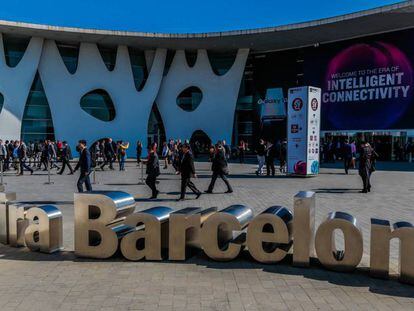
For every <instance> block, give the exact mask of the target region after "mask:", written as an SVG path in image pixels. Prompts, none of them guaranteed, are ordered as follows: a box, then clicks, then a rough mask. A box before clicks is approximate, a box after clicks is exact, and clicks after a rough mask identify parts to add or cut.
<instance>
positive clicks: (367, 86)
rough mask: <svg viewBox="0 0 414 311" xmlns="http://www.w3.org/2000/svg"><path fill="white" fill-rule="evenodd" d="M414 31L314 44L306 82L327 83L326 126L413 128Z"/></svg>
mask: <svg viewBox="0 0 414 311" xmlns="http://www.w3.org/2000/svg"><path fill="white" fill-rule="evenodd" d="M413 37H414V32H413V31H412V30H410V31H402V32H398V33H397V34H384V35H381V36H375V37H371V38H361V39H357V40H352V41H348V42H343V43H336V44H334V45H333V44H330V45H324V46H321V47H318V48H314V49H310V50H309V53H308V54H307V57H306V61H305V63H306V66H305V77H306V79H305V80H306V83H309V84H312V85H318V86H320V87H321V88H322V125H321V129H322V130H328V131H336V130H392V129H413V128H414V119H413V117H412V116H413V115H414V96H413V95H414V90H413V81H414V79H413V68H412V63H413V57H414V44H413V40H412V38H413Z"/></svg>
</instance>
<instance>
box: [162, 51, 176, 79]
mask: <svg viewBox="0 0 414 311" xmlns="http://www.w3.org/2000/svg"><path fill="white" fill-rule="evenodd" d="M174 56H175V51H172V50H168V51H167V56H166V58H165V66H164V72H163V75H164V76H166V75H167V74H168V71H169V70H170V67H171V64H172V62H173V60H174Z"/></svg>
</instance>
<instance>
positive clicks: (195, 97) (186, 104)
mask: <svg viewBox="0 0 414 311" xmlns="http://www.w3.org/2000/svg"><path fill="white" fill-rule="evenodd" d="M202 99H203V93H202V92H201V90H200V89H199V88H198V87H196V86H191V87H189V88H186V89H185V90H184V91H182V92H181V93H180V95H178V97H177V105H178V106H179V107H180V108H181V109H183V110H185V111H194V110H195V109H197V107H198V105H200V103H201V100H202Z"/></svg>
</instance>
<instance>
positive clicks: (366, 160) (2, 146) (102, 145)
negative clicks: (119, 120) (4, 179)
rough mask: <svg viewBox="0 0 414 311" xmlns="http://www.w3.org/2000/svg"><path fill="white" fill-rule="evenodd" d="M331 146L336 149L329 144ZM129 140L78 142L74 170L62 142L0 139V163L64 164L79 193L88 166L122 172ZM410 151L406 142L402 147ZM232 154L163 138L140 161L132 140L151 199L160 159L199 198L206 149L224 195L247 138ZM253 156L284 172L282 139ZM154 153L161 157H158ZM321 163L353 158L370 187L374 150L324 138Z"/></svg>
mask: <svg viewBox="0 0 414 311" xmlns="http://www.w3.org/2000/svg"><path fill="white" fill-rule="evenodd" d="M334 145H335V148H334V147H333V146H334ZM129 147H130V144H129V143H128V142H124V141H122V140H119V141H116V142H115V141H113V140H112V139H111V138H106V139H102V140H99V141H96V142H94V143H93V144H92V145H91V146H90V147H89V148H88V146H87V143H86V141H84V140H80V141H79V143H78V145H77V152H78V153H79V161H78V162H77V165H76V167H75V168H73V167H72V165H71V160H72V159H73V155H72V151H71V148H70V146H69V144H68V143H67V142H66V141H56V142H55V141H51V140H44V141H38V142H29V143H27V144H26V143H25V142H24V141H23V140H19V141H18V140H15V141H13V140H11V141H8V140H6V141H3V140H1V139H0V161H1V163H2V169H3V171H10V170H13V169H14V170H15V172H16V174H17V175H23V174H24V172H25V171H28V172H30V174H33V172H34V171H35V170H43V171H47V170H52V169H56V170H57V174H60V175H61V174H63V173H64V171H65V170H66V168H67V169H68V171H69V172H68V174H69V175H71V174H74V172H75V171H77V170H79V169H80V177H79V179H78V182H77V188H78V191H79V192H82V191H83V185H85V187H86V190H87V191H91V190H92V186H91V182H90V179H89V175H90V173H91V171H92V170H93V168H95V169H98V168H99V169H101V170H105V168H106V167H108V168H109V169H110V170H114V169H115V168H114V163H116V162H118V166H119V170H120V171H125V161H126V159H127V150H128V149H129ZM406 148H408V149H409V150H411V149H410V148H412V146H411V145H408V146H406ZM235 149H236V151H235V152H234V151H233V150H232V149H231V147H230V146H229V145H228V144H227V143H226V141H224V140H222V141H218V142H217V143H216V144H215V145H211V144H209V145H208V147H207V145H205V144H203V145H201V144H200V143H198V142H197V141H196V142H195V143H193V144H190V142H189V141H188V140H186V141H181V139H177V140H174V139H170V140H169V141H167V142H164V143H163V144H162V146H161V147H160V148H159V147H158V145H157V144H156V143H152V144H150V145H149V147H148V157H147V158H146V159H145V160H143V159H142V154H143V144H142V142H140V141H137V142H136V161H137V165H138V166H140V165H142V162H143V161H145V162H146V174H147V178H146V184H147V185H148V187H149V188H150V189H151V199H155V198H157V196H158V194H159V191H158V189H157V183H158V181H157V177H158V176H159V175H160V161H162V162H161V163H162V164H163V168H164V169H167V168H168V167H169V166H170V165H171V166H172V167H173V169H174V171H175V173H176V174H177V175H180V176H181V189H180V197H179V198H178V200H184V199H185V195H186V189H187V188H189V189H190V190H191V191H192V192H193V193H194V194H195V195H196V198H199V197H200V196H201V194H202V192H201V191H200V190H199V189H198V188H197V187H196V185H195V184H194V182H193V181H192V178H195V177H197V175H196V171H195V167H194V158H195V157H196V156H198V155H199V154H200V153H202V152H208V160H209V161H210V162H211V170H212V177H211V182H210V184H209V187H208V189H206V190H205V191H204V192H205V193H213V190H214V186H215V183H216V180H217V178H220V179H222V180H223V182H224V184H225V185H226V187H227V191H226V193H231V192H233V189H232V187H231V185H230V182H229V180H228V178H227V175H229V166H228V161H229V159H230V158H231V157H232V156H233V155H234V154H236V156H238V158H239V161H240V163H244V162H245V157H246V153H247V152H248V151H253V150H249V147H248V144H247V142H244V141H243V140H241V141H240V142H239V144H238V146H237V148H235ZM254 151H255V153H256V157H257V162H258V167H257V170H256V171H255V173H256V175H258V176H260V175H267V176H275V171H276V169H275V160H278V161H279V163H280V166H279V171H280V172H281V173H286V172H287V165H286V164H287V141H286V140H279V141H277V142H276V143H272V142H271V141H265V140H264V139H260V140H259V142H258V144H257V145H256V147H255V149H254ZM158 154H160V156H161V160H160V159H159V156H158ZM321 157H322V159H321V160H322V161H325V162H332V161H335V160H343V163H344V169H345V174H348V173H349V170H350V169H355V168H356V166H357V161H358V172H359V175H360V176H361V179H362V184H363V189H362V192H364V193H367V192H370V191H371V183H370V177H371V174H372V172H374V171H375V163H376V161H377V159H378V158H379V155H378V153H377V152H376V148H375V147H373V146H371V145H370V144H369V143H367V142H365V141H361V142H360V143H356V142H355V141H348V140H347V139H344V140H343V141H341V142H340V143H336V144H335V143H333V142H327V143H325V144H322V145H321Z"/></svg>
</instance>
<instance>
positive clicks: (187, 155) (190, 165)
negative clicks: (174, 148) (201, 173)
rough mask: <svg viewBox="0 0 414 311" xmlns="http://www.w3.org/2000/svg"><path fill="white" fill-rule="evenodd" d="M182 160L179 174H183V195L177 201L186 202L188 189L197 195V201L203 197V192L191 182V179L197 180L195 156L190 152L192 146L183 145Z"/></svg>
mask: <svg viewBox="0 0 414 311" xmlns="http://www.w3.org/2000/svg"><path fill="white" fill-rule="evenodd" d="M182 152H183V155H182V158H181V162H180V168H179V170H180V171H179V173H180V174H181V195H180V197H179V198H178V199H177V201H183V200H185V192H186V189H187V187H188V188H190V189H191V191H193V192H194V193H195V195H196V199H198V198H199V197H200V196H201V191H200V190H198V189H197V187H196V186H195V185H194V183H193V182H192V181H191V177H194V178H197V175H196V172H195V167H194V160H193V156H192V154H191V152H190V145H189V144H188V143H184V144H183V145H182Z"/></svg>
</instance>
